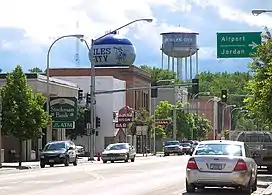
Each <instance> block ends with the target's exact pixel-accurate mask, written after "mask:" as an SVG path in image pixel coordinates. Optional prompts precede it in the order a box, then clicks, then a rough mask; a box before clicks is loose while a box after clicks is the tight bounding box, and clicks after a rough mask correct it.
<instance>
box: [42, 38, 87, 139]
mask: <svg viewBox="0 0 272 195" xmlns="http://www.w3.org/2000/svg"><path fill="white" fill-rule="evenodd" d="M83 37H84V35H81V34H75V35H64V36H61V37H59V38H57V39H56V40H55V41H53V43H52V44H51V45H50V47H49V48H48V51H47V56H46V111H47V113H48V116H49V114H50V111H49V103H50V89H49V87H50V83H49V73H50V71H49V68H50V51H51V49H52V47H53V46H54V45H55V43H56V42H58V41H59V40H61V39H64V38H78V39H82V38H83ZM49 131H50V124H48V125H47V134H46V135H47V137H46V141H50V140H51V139H52V135H51V134H50V135H51V138H50V140H48V137H49V135H48V132H49Z"/></svg>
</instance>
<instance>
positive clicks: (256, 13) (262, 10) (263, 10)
mask: <svg viewBox="0 0 272 195" xmlns="http://www.w3.org/2000/svg"><path fill="white" fill-rule="evenodd" d="M268 12H272V10H269V9H253V10H252V11H251V13H252V14H253V15H254V16H258V15H260V14H263V13H268Z"/></svg>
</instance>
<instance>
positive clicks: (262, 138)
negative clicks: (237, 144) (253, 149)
mask: <svg viewBox="0 0 272 195" xmlns="http://www.w3.org/2000/svg"><path fill="white" fill-rule="evenodd" d="M238 141H241V142H272V140H271V137H270V134H268V133H266V132H263V133H262V132H254V133H241V134H240V135H239V137H238Z"/></svg>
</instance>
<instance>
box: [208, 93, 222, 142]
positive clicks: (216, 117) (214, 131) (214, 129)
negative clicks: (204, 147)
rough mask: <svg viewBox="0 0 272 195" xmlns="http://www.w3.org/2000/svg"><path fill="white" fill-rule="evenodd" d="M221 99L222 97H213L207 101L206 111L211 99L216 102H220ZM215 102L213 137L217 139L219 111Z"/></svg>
mask: <svg viewBox="0 0 272 195" xmlns="http://www.w3.org/2000/svg"><path fill="white" fill-rule="evenodd" d="M220 100H221V99H220V98H216V97H213V98H211V99H209V100H208V101H207V102H206V103H205V113H206V110H207V104H208V103H209V102H210V101H213V102H216V103H218V102H219V101H220ZM214 107H215V104H214V106H213V139H214V140H215V139H216V129H217V120H218V111H217V110H215V108H214Z"/></svg>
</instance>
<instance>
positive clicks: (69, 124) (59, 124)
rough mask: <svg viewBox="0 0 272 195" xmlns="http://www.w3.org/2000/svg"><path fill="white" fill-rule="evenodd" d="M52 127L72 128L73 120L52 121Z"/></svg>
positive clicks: (73, 125)
mask: <svg viewBox="0 0 272 195" xmlns="http://www.w3.org/2000/svg"><path fill="white" fill-rule="evenodd" d="M52 128H53V129H74V128H75V121H53V122H52Z"/></svg>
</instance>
